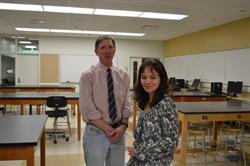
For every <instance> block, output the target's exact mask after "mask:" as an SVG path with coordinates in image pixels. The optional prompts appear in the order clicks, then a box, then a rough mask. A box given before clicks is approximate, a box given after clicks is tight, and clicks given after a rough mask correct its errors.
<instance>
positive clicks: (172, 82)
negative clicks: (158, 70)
mask: <svg viewBox="0 0 250 166" xmlns="http://www.w3.org/2000/svg"><path fill="white" fill-rule="evenodd" d="M169 84H170V85H172V86H174V85H175V77H170V78H169Z"/></svg>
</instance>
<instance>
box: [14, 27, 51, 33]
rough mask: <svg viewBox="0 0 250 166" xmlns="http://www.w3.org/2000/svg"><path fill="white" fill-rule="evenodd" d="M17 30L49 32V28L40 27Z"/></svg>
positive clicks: (18, 29) (19, 29)
mask: <svg viewBox="0 0 250 166" xmlns="http://www.w3.org/2000/svg"><path fill="white" fill-rule="evenodd" d="M16 30H17V31H28V32H49V29H41V28H18V27H16Z"/></svg>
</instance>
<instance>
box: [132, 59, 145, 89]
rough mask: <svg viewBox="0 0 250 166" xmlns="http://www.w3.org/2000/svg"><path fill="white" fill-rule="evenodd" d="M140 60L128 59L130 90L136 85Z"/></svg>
mask: <svg viewBox="0 0 250 166" xmlns="http://www.w3.org/2000/svg"><path fill="white" fill-rule="evenodd" d="M141 63H142V58H135V57H130V59H129V65H130V67H129V70H130V71H129V74H130V88H133V87H134V85H135V84H136V81H137V77H138V71H139V67H140V66H141Z"/></svg>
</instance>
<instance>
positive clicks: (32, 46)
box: [25, 45, 37, 49]
mask: <svg viewBox="0 0 250 166" xmlns="http://www.w3.org/2000/svg"><path fill="white" fill-rule="evenodd" d="M25 48H32V49H33V48H37V47H36V46H34V45H31V46H25Z"/></svg>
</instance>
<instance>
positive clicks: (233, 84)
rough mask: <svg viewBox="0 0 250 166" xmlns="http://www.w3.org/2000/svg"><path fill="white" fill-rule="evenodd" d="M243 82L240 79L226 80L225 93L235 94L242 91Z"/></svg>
mask: <svg viewBox="0 0 250 166" xmlns="http://www.w3.org/2000/svg"><path fill="white" fill-rule="evenodd" d="M242 87H243V82H242V81H228V83H227V94H229V95H236V94H240V93H242Z"/></svg>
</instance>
